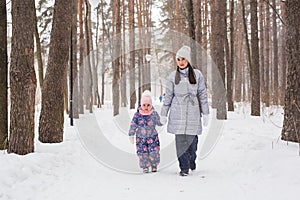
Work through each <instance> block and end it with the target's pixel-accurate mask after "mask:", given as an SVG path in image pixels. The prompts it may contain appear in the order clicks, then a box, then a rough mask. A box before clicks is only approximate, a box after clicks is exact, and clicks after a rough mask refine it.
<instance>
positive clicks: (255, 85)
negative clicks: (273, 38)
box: [250, 0, 260, 116]
mask: <svg viewBox="0 0 300 200" xmlns="http://www.w3.org/2000/svg"><path fill="white" fill-rule="evenodd" d="M250 10H251V52H252V55H251V56H252V59H251V65H250V66H251V68H250V79H251V90H252V95H251V97H252V99H251V115H254V116H260V75H259V49H258V24H257V23H258V18H257V0H251V1H250Z"/></svg>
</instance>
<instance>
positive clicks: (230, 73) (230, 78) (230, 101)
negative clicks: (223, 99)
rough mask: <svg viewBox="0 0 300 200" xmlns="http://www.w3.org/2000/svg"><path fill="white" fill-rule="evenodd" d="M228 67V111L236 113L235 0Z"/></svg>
mask: <svg viewBox="0 0 300 200" xmlns="http://www.w3.org/2000/svg"><path fill="white" fill-rule="evenodd" d="M228 52H229V54H230V55H229V56H230V58H229V62H228V64H227V65H226V66H227V104H228V111H234V107H233V97H232V96H233V86H232V84H233V63H234V53H235V52H234V0H231V3H230V50H229V51H228Z"/></svg>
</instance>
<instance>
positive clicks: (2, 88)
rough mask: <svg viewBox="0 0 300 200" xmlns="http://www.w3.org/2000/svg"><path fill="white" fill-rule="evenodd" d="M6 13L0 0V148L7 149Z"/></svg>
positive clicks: (4, 1) (2, 0)
mask: <svg viewBox="0 0 300 200" xmlns="http://www.w3.org/2000/svg"><path fill="white" fill-rule="evenodd" d="M7 72H8V66H7V14H6V0H0V150H3V149H7V139H8V109H7V108H8V101H7V79H8V77H7Z"/></svg>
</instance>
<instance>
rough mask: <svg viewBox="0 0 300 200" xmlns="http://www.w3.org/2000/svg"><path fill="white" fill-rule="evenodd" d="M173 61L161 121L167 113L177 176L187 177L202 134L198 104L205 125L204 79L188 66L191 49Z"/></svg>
mask: <svg viewBox="0 0 300 200" xmlns="http://www.w3.org/2000/svg"><path fill="white" fill-rule="evenodd" d="M176 60H177V70H176V71H174V72H172V73H171V74H170V76H169V77H168V80H167V83H166V90H165V99H164V103H163V107H162V110H161V116H162V117H161V118H162V119H161V121H165V120H166V117H167V115H168V114H169V116H168V117H169V118H168V126H167V131H168V132H169V133H173V134H175V142H176V153H177V158H178V161H179V167H180V173H179V174H180V175H181V176H187V175H188V174H189V169H191V170H195V169H196V162H195V161H196V156H197V155H196V151H197V145H198V135H200V134H201V133H202V125H201V113H200V105H199V102H200V104H201V112H202V113H203V125H204V126H207V124H208V114H209V107H208V101H207V92H206V87H205V81H204V78H203V76H202V74H201V72H200V71H199V70H197V69H193V67H192V66H191V64H190V63H191V50H190V47H188V46H183V47H181V48H180V49H179V50H178V51H177V53H176Z"/></svg>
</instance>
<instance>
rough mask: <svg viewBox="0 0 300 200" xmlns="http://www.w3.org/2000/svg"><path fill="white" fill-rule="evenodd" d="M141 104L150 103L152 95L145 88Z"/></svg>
mask: <svg viewBox="0 0 300 200" xmlns="http://www.w3.org/2000/svg"><path fill="white" fill-rule="evenodd" d="M143 104H150V105H152V97H151V92H150V91H149V90H145V91H144V92H143V94H142V97H141V105H143Z"/></svg>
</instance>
